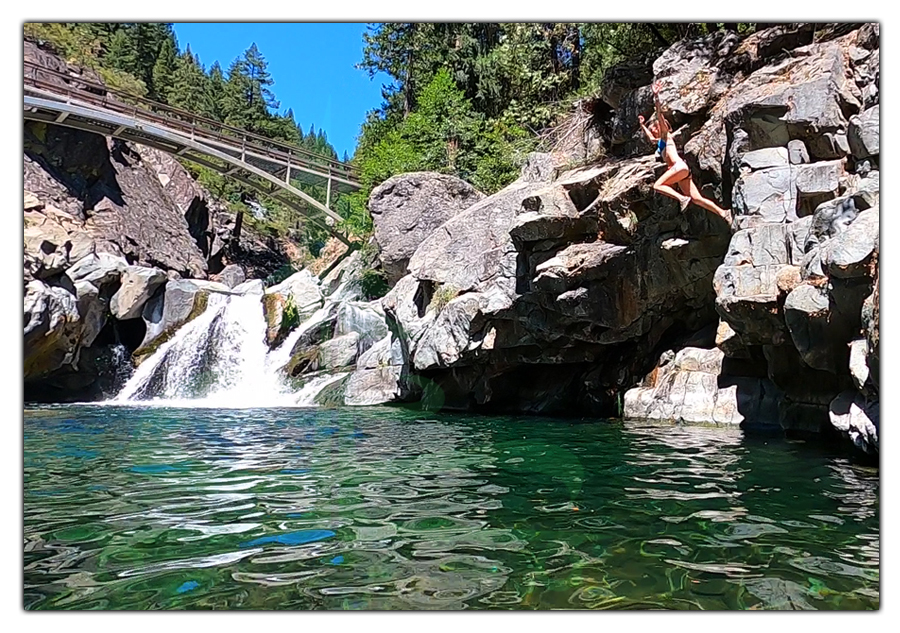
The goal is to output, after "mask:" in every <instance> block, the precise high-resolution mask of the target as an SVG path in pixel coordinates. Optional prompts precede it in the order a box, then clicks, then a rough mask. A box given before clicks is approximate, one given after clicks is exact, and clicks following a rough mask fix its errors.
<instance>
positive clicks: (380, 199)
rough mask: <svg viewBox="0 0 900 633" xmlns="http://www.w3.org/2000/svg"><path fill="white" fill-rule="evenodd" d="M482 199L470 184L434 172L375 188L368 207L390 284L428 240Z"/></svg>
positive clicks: (409, 175)
mask: <svg viewBox="0 0 900 633" xmlns="http://www.w3.org/2000/svg"><path fill="white" fill-rule="evenodd" d="M482 198H484V194H482V193H480V192H479V191H476V190H475V188H474V187H472V185H470V184H469V183H467V182H465V181H463V180H460V179H459V178H456V177H454V176H447V175H444V174H437V173H431V172H413V173H407V174H401V175H399V176H394V177H392V178H389V179H388V180H386V181H385V182H383V183H382V184H380V185H379V186H378V187H376V188H375V189H373V190H372V193H371V195H370V196H369V203H368V206H369V211H370V212H371V214H372V220H373V222H374V224H375V241H376V242H377V244H378V247H379V249H380V251H381V252H380V255H379V258H380V259H381V263H382V266H383V268H384V271H385V273H386V274H387V276H388V283H389V284H390V285H393V284H395V283H396V282H397V281H398V280H399V279H400V278H401V277H403V275H405V274H406V272H407V271H406V266H407V264H408V263H409V258H410V257H411V256H412V254H413V253H414V252H415V250H416V248H417V247H418V246H419V244H421V243H422V241H423V240H424V239H425V238H426V237H428V236H429V235H431V234H432V233H433V232H434V231H435V229H437V228H438V227H439V226H440V225H442V224H443V223H444V222H446V221H447V220H449V219H450V218H452V217H453V216H455V215H456V214H457V213H459V212H460V211H462V210H464V209H467V208H468V207H470V206H472V205H473V204H474V203H476V202H478V201H479V200H481V199H482Z"/></svg>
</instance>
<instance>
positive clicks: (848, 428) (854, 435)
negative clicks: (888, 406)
mask: <svg viewBox="0 0 900 633" xmlns="http://www.w3.org/2000/svg"><path fill="white" fill-rule="evenodd" d="M828 415H829V418H830V419H831V425H832V426H833V427H834V428H835V429H836V430H837V431H838V432H840V433H841V434H842V435H844V436H845V437H847V438H848V439H849V440H850V441H851V442H852V443H853V445H854V446H856V447H857V448H859V449H860V450H862V451H865V452H866V453H878V427H879V418H880V407H879V402H878V400H872V401H867V400H866V399H865V398H864V397H863V396H862V395H860V394H859V393H855V392H853V391H845V392H843V393H841V394H839V395H838V396H837V397H836V398H835V399H834V400H833V401H832V402H831V406H830V407H829V411H828Z"/></svg>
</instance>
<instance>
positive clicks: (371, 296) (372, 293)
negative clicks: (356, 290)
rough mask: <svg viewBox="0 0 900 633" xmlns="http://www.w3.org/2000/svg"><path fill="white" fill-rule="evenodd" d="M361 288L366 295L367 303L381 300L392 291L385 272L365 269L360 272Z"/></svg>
mask: <svg viewBox="0 0 900 633" xmlns="http://www.w3.org/2000/svg"><path fill="white" fill-rule="evenodd" d="M359 287H360V290H362V293H363V295H365V297H366V301H374V300H375V299H380V298H381V297H383V296H384V295H386V294H387V293H388V290H390V286H388V282H387V278H386V277H385V275H384V272H383V271H381V270H377V269H374V268H364V269H363V270H362V271H361V272H360V275H359Z"/></svg>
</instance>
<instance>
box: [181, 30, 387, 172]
mask: <svg viewBox="0 0 900 633" xmlns="http://www.w3.org/2000/svg"><path fill="white" fill-rule="evenodd" d="M174 28H175V35H176V37H177V38H178V46H179V48H180V49H181V50H182V51H183V50H184V49H185V47H186V46H187V45H188V44H190V45H191V51H192V52H194V53H196V54H197V55H199V56H200V61H201V62H202V63H203V65H204V66H205V67H206V68H207V70H208V69H209V67H210V66H212V65H213V63H214V62H216V61H218V62H219V64H220V65H221V66H222V70H223V71H224V72H226V73H227V72H228V67H229V66H230V65H231V62H232V61H234V59H235V58H237V57H239V56H240V55H242V54H243V53H244V51H245V50H247V49H248V48H249V47H250V45H251V44H252V43H254V42H256V46H257V47H258V48H259V50H260V52H261V53H262V55H263V57H265V59H266V62H268V65H269V67H268V68H269V73H270V74H271V75H272V78H273V79H274V80H275V84H274V85H273V86H272V87H271V88H272V91H273V92H274V93H275V98H276V99H277V100H278V101H279V102H280V112H285V111H286V110H287V109H288V108H293V110H294V118H295V119H296V121H297V123H298V125H300V127H301V128H302V129H303V132H304V134H305V133H306V132H308V131H309V126H310V124H313V125H315V126H316V130H319V129H320V128H323V129H324V130H325V133H326V134H327V135H328V141H329V142H330V143H331V144H332V145H333V146H334V149H335V150H336V151H337V153H338V156H339V157H340V156H343V154H344V151H345V150H346V152H347V154H348V155H350V156H352V155H353V150H354V148H355V147H356V137H357V135H358V134H359V127H360V125H362V122H363V121H364V120H365V117H366V112H368V111H369V110H372V109H373V108H376V107H378V106H379V105H380V104H381V86H382V81H384V82H387V80H388V79H389V78H388V77H387V76H386V75H383V74H381V75H379V76H377V77H375V78H374V79H369V76H368V74H367V73H366V72H365V71H363V70H357V69H356V68H355V67H354V66H355V65H356V64H357V63H359V62H360V61H361V60H362V49H363V39H362V35H363V33H364V32H365V31H366V25H365V24H364V23H349V24H347V23H312V24H310V23H300V24H297V23H279V22H276V23H221V22H220V23H178V22H176V23H175V25H174Z"/></svg>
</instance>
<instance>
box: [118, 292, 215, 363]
mask: <svg viewBox="0 0 900 633" xmlns="http://www.w3.org/2000/svg"><path fill="white" fill-rule="evenodd" d="M212 292H218V293H222V294H231V291H230V289H229V288H228V287H227V286H224V285H222V284H216V283H212V282H198V281H196V280H190V279H176V280H170V281H169V282H168V283H166V285H165V290H164V291H163V292H158V293H157V294H156V295H154V297H153V298H152V299H151V300H149V301H147V302H146V303H145V304H144V310H143V312H142V313H141V317H142V318H143V319H144V324H145V326H146V334H145V335H144V339H143V341H141V344H140V346H139V347H138V349H137V350H135V356H136V357H138V358H139V359H142V358H145V357H146V356H147V355H149V354H150V353H152V352H153V351H154V350H155V348H156V347H157V346H158V345H159V344H161V343H163V342H165V341H166V340H168V338H169V337H170V336H171V335H172V334H174V333H175V332H176V331H177V330H178V328H180V327H181V326H182V325H184V324H185V323H187V322H189V321H191V320H193V319H194V318H196V317H197V316H199V315H200V314H202V313H203V311H204V310H205V309H206V305H207V301H208V298H209V295H210V293H212Z"/></svg>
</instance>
